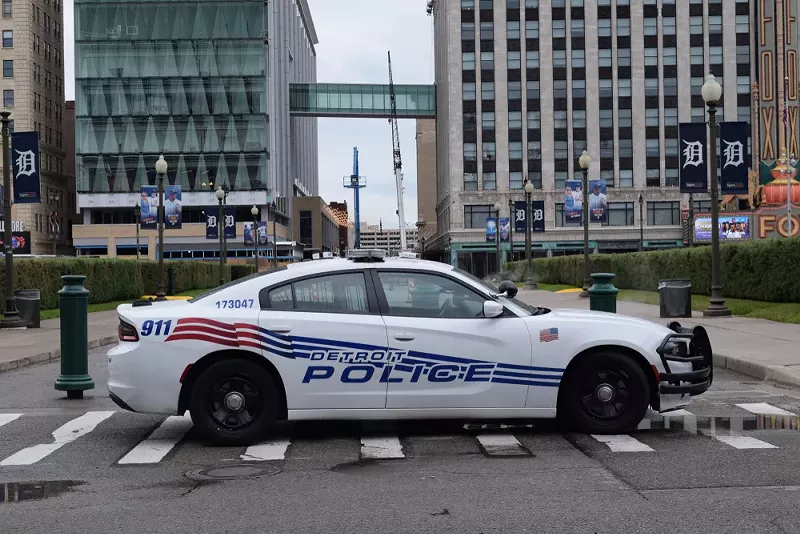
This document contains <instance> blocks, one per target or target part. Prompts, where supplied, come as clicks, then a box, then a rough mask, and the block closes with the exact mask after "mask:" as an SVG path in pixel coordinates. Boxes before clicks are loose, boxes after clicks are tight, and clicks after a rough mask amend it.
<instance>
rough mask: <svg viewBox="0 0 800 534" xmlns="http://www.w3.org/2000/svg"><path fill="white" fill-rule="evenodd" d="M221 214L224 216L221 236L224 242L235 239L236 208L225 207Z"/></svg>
mask: <svg viewBox="0 0 800 534" xmlns="http://www.w3.org/2000/svg"><path fill="white" fill-rule="evenodd" d="M223 213H224V214H225V221H224V226H225V230H224V232H225V233H224V234H223V235H224V236H225V239H226V240H228V239H236V206H225V208H224V209H223Z"/></svg>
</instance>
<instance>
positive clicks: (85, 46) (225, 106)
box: [75, 0, 274, 194]
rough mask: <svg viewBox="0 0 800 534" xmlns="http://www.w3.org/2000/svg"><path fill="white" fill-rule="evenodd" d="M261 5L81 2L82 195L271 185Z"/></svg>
mask: <svg viewBox="0 0 800 534" xmlns="http://www.w3.org/2000/svg"><path fill="white" fill-rule="evenodd" d="M267 23H268V21H267V11H266V7H265V3H264V2H263V1H261V0H259V1H241V0H236V1H226V2H216V1H205V0H199V1H198V0H194V1H191V2H182V1H166V0H161V1H142V0H139V1H136V2H119V1H117V2H108V1H103V2H98V1H97V0H77V1H76V2H75V78H76V79H75V98H76V117H75V122H76V180H77V189H78V193H79V194H90V193H131V192H137V191H139V188H140V187H141V186H142V185H146V184H151V185H152V184H155V179H156V176H155V171H154V163H155V161H156V160H157V159H158V156H159V154H163V155H164V158H165V159H166V160H167V162H168V164H169V171H168V176H167V180H165V183H166V182H168V183H169V184H180V185H181V186H183V189H184V191H189V192H191V191H200V190H202V183H203V182H209V181H213V182H215V183H219V184H224V183H227V184H228V187H229V188H230V189H231V190H267V189H270V190H271V189H272V188H273V187H274V185H273V183H272V177H271V176H270V174H271V173H270V172H269V165H268V159H269V139H268V137H269V133H268V127H267V125H268V113H269V110H268V107H267V69H268V65H267V63H268V62H267V58H268V53H267V48H266V47H267V45H266V44H265V37H266V31H265V28H267V27H268V26H267Z"/></svg>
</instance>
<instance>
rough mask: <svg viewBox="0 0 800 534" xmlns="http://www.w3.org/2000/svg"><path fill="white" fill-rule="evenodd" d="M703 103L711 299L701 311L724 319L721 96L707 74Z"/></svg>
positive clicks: (709, 315) (715, 84) (725, 311)
mask: <svg viewBox="0 0 800 534" xmlns="http://www.w3.org/2000/svg"><path fill="white" fill-rule="evenodd" d="M702 95H703V101H705V103H706V105H707V106H708V127H709V133H710V135H709V138H710V139H709V145H710V148H711V157H710V159H709V164H708V168H709V170H710V171H711V298H710V299H709V304H708V307H707V308H706V309H705V310H703V315H704V316H706V317H726V316H729V315H731V311H730V310H729V309H728V308H727V307H726V306H725V299H723V298H722V275H721V269H720V254H719V184H718V181H717V102H719V99H720V97H721V96H722V87H720V85H719V83H718V82H717V80H716V79H715V78H714V75H713V74H709V75H708V77H707V78H706V81H705V83H704V84H703V89H702Z"/></svg>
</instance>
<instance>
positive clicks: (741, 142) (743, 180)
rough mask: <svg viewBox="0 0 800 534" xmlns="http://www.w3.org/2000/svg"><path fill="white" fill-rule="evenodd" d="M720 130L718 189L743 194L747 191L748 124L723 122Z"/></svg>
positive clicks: (724, 192)
mask: <svg viewBox="0 0 800 534" xmlns="http://www.w3.org/2000/svg"><path fill="white" fill-rule="evenodd" d="M719 131H720V141H719V148H720V168H721V169H722V171H721V177H720V191H721V193H722V194H723V195H745V194H747V192H748V180H747V171H748V165H747V162H748V161H749V158H748V154H747V137H748V135H749V134H750V125H749V124H748V123H746V122H723V123H721V124H720V127H719Z"/></svg>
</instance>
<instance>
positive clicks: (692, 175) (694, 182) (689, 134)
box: [678, 122, 708, 193]
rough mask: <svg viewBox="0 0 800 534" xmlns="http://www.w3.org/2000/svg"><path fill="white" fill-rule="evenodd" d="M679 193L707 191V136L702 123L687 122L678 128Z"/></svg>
mask: <svg viewBox="0 0 800 534" xmlns="http://www.w3.org/2000/svg"><path fill="white" fill-rule="evenodd" d="M678 152H679V153H680V164H679V167H680V185H681V193H705V192H706V191H708V163H707V162H706V159H707V157H706V156H707V154H708V136H707V135H706V125H705V124H704V123H702V122H698V123H694V122H687V123H683V124H681V125H680V126H679V132H678Z"/></svg>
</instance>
